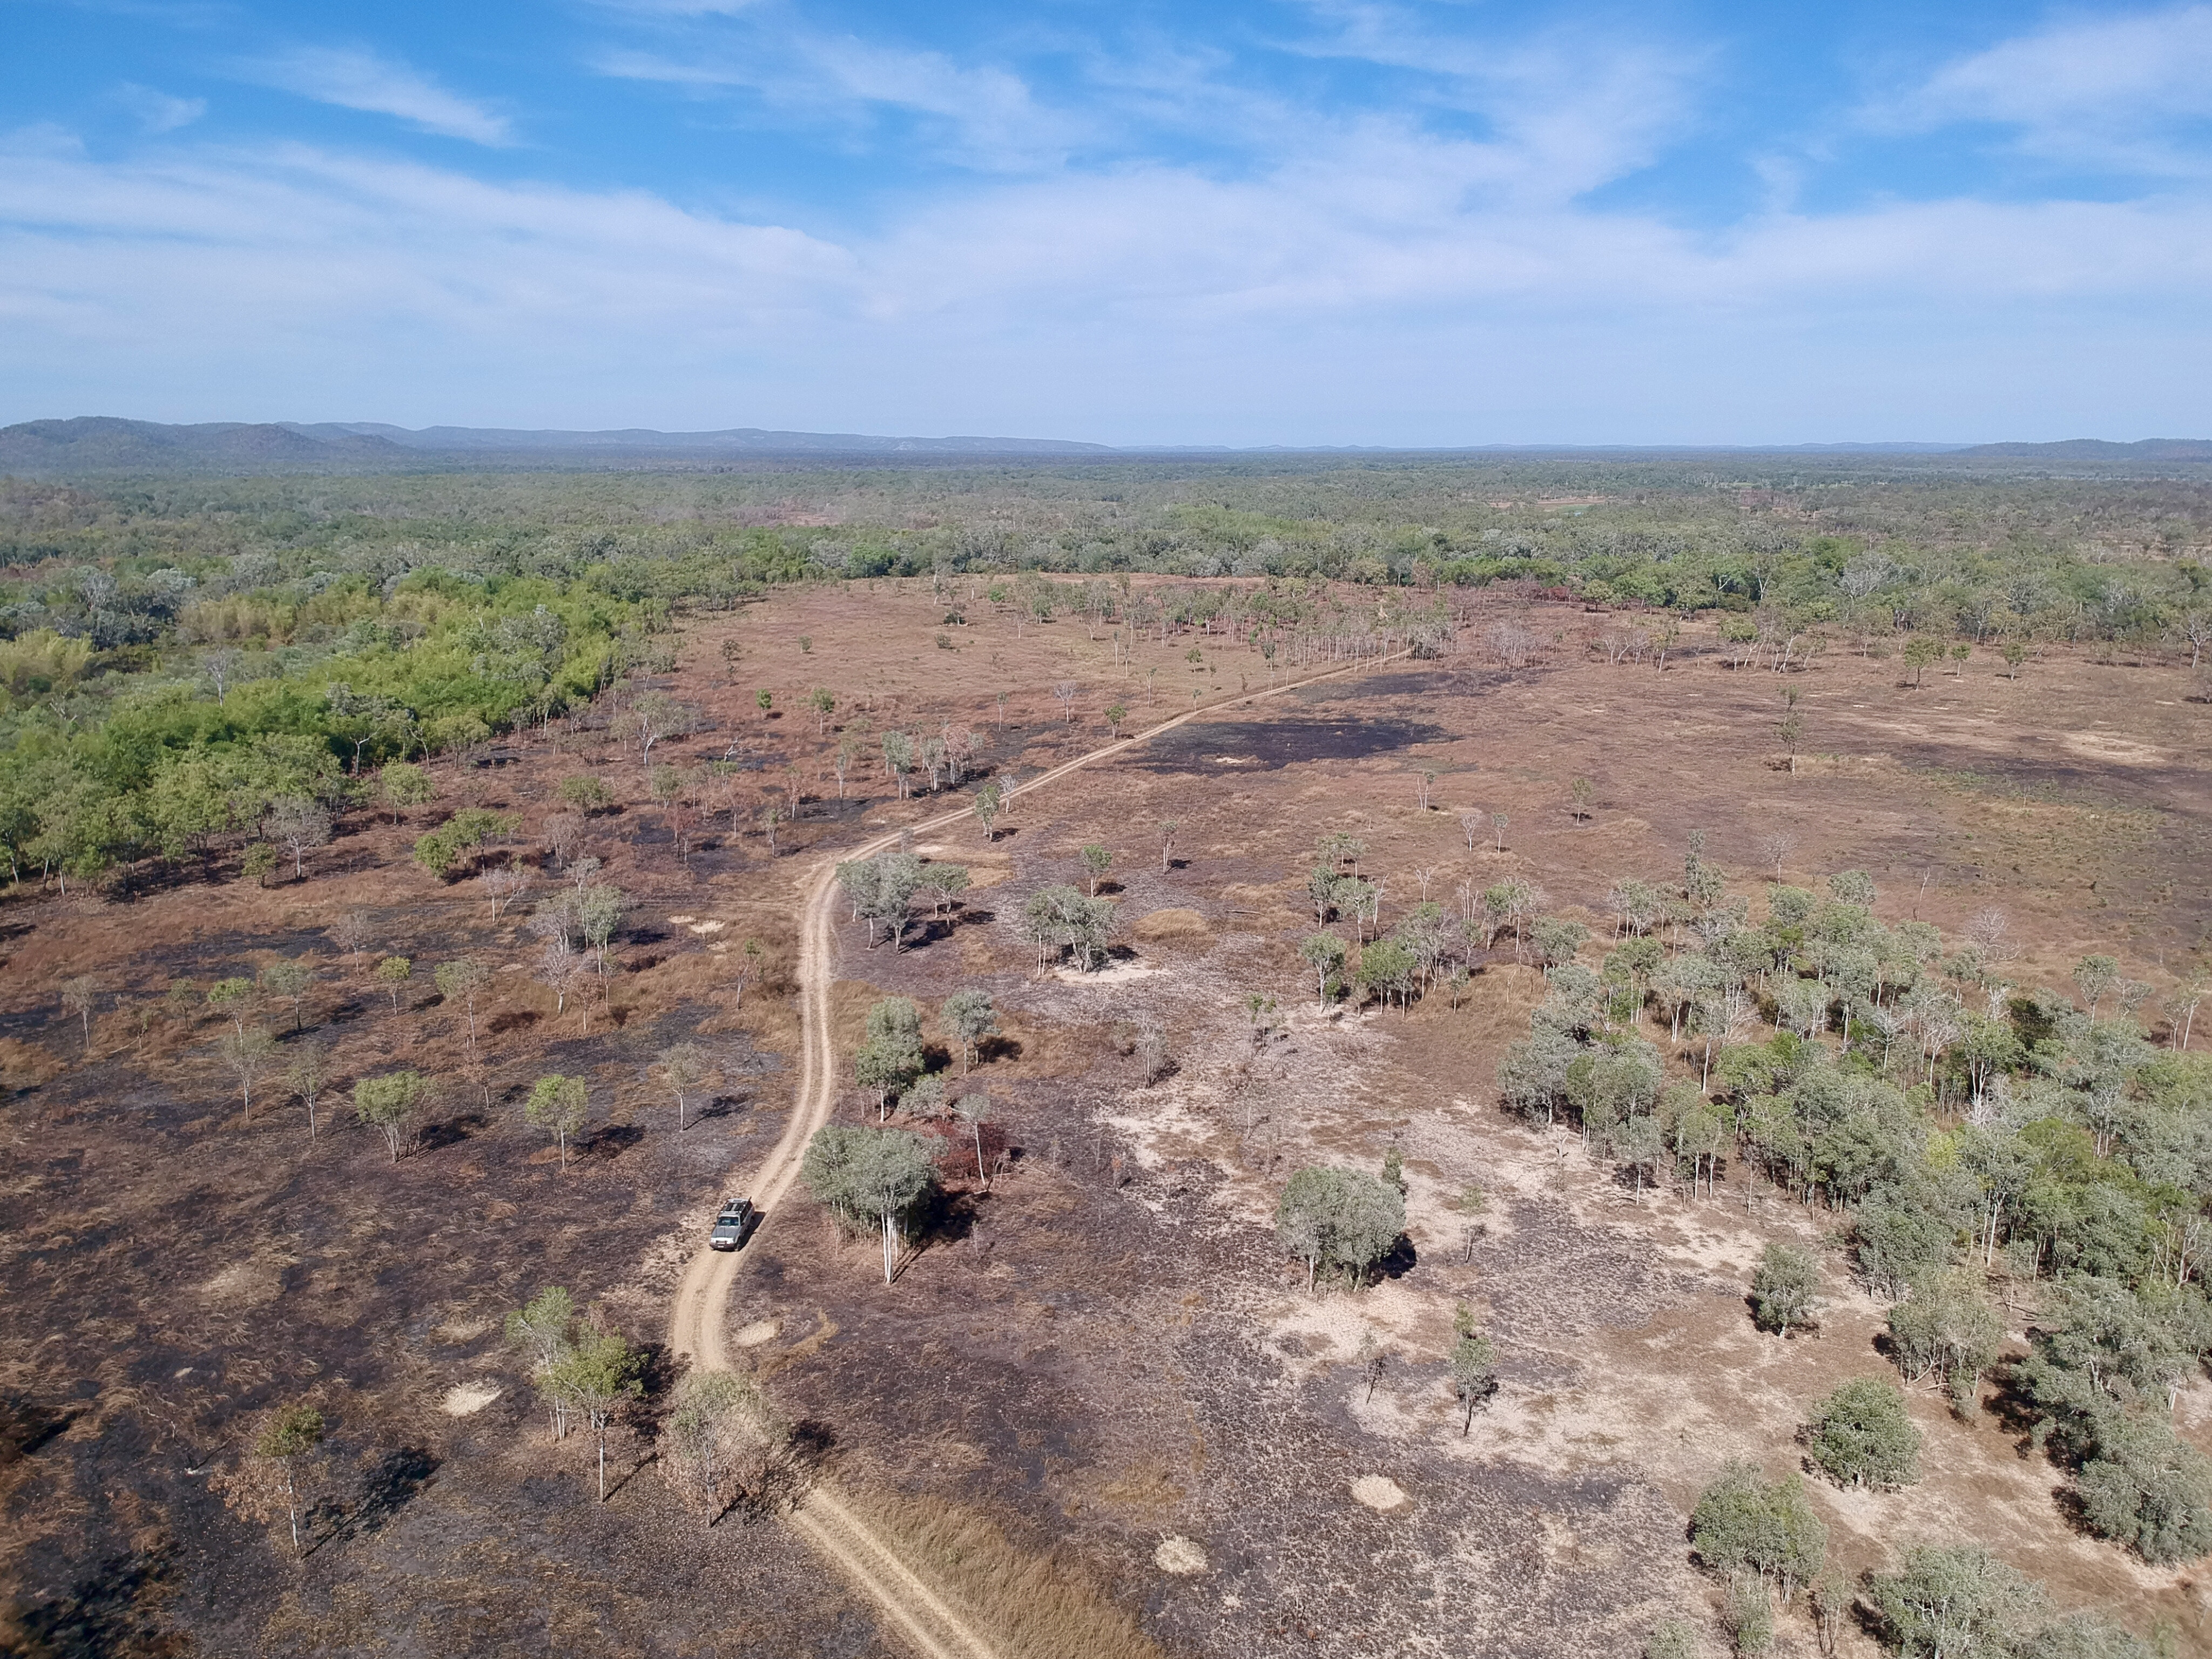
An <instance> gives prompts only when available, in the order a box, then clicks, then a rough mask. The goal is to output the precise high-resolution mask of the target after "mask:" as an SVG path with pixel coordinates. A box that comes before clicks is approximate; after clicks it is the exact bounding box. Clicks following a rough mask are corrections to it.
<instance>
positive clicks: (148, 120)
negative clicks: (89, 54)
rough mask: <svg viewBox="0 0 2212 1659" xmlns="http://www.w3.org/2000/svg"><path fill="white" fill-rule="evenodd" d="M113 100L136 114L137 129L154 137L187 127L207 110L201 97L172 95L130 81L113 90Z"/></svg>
mask: <svg viewBox="0 0 2212 1659" xmlns="http://www.w3.org/2000/svg"><path fill="white" fill-rule="evenodd" d="M115 100H116V101H117V102H118V103H119V104H121V105H122V106H123V107H124V108H125V109H127V110H129V111H130V112H131V114H132V115H134V116H136V117H137V118H138V125H139V126H140V127H141V128H143V130H144V131H146V132H148V133H149V134H153V135H155V136H158V135H160V134H161V133H164V132H174V131H176V130H177V129H178V128H179V127H185V126H190V125H191V124H192V123H193V122H195V121H197V120H198V119H199V118H200V117H201V116H203V115H205V114H206V113H207V100H206V99H204V98H173V97H171V96H170V95H169V94H167V93H166V92H157V91H155V89H154V88H152V87H142V86H139V85H137V83H135V82H130V81H125V82H124V83H123V84H122V85H121V86H119V87H118V88H116V89H115Z"/></svg>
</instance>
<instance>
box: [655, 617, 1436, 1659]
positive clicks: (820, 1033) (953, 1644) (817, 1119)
mask: <svg viewBox="0 0 2212 1659" xmlns="http://www.w3.org/2000/svg"><path fill="white" fill-rule="evenodd" d="M1405 654H1406V653H1405V652H1403V651H1400V652H1394V653H1390V654H1389V655H1386V656H1380V657H1374V658H1370V659H1364V660H1362V661H1357V662H1351V663H1346V664H1342V665H1339V666H1337V667H1334V668H1329V669H1324V670H1323V671H1321V672H1320V673H1317V674H1308V675H1306V676H1304V678H1299V679H1296V680H1286V681H1285V682H1284V683H1283V684H1280V685H1275V686H1270V687H1267V689H1265V690H1259V691H1251V692H1244V693H1241V694H1239V695H1238V696H1234V697H1227V698H1224V699H1222V700H1221V701H1219V702H1212V703H1206V704H1201V705H1200V706H1199V707H1198V708H1192V709H1189V710H1188V711H1187V712H1185V713H1183V714H1177V715H1175V716H1173V717H1171V718H1170V719H1168V720H1162V721H1161V722H1160V723H1159V724H1158V725H1157V726H1147V727H1146V729H1145V730H1144V731H1142V732H1136V733H1134V734H1133V735H1132V736H1130V737H1127V738H1119V739H1117V740H1116V741H1115V742H1112V743H1109V744H1103V745H1102V746H1100V747H1099V748H1097V749H1093V750H1089V751H1087V752H1086V753H1084V754H1081V755H1079V756H1077V757H1075V758H1074V759H1073V760H1070V761H1066V762H1063V763H1061V764H1060V765H1058V766H1055V767H1054V768H1052V769H1050V770H1049V771H1046V772H1042V773H1039V774H1038V775H1036V777H1034V778H1030V779H1027V780H1025V781H1022V782H1019V783H1018V784H1016V785H1015V786H1014V787H1012V789H1011V790H1009V791H1008V793H1009V795H1010V796H1011V797H1017V798H1018V797H1019V796H1023V795H1027V794H1029V793H1032V792H1033V791H1035V790H1038V789H1042V788H1043V787H1045V786H1046V785H1047V784H1049V783H1051V782H1053V781H1055V780H1057V779H1060V778H1064V777H1066V775H1068V774H1069V773H1071V772H1073V771H1077V770H1079V769H1081V768H1083V767H1086V766H1093V765H1096V764H1097V763H1099V762H1101V761H1105V760H1111V759H1112V758H1113V757H1115V756H1116V755H1120V754H1122V753H1124V752H1125V751H1127V750H1131V749H1134V748H1136V747H1138V746H1139V745H1140V744H1146V743H1149V742H1150V741H1152V739H1153V738H1157V737H1158V736H1159V735H1160V734H1161V733H1162V732H1171V731H1173V730H1175V728H1176V727H1177V726H1184V725H1187V724H1188V723H1189V722H1190V721H1192V720H1200V719H1203V718H1208V717H1211V716H1213V715H1216V714H1221V713H1223V712H1224V711H1225V710H1227V709H1231V708H1241V707H1244V706H1246V705H1248V704H1251V703H1255V702H1263V701H1265V700H1266V699H1267V698H1269V697H1278V696H1283V695H1284V694H1285V693H1286V692H1290V691H1294V690H1297V689H1298V688H1299V687H1301V686H1306V685H1313V684H1318V683H1319V682H1321V681H1322V680H1329V679H1336V678H1342V677H1344V676H1346V675H1351V674H1356V673H1358V672H1359V671H1362V670H1364V669H1368V668H1373V667H1376V666H1378V665H1381V664H1383V663H1386V662H1389V661H1392V660H1394V659H1396V658H1400V657H1403V656H1404V655H1405ZM970 816H971V814H970V811H969V807H968V805H967V804H966V803H965V802H964V801H963V804H962V805H959V806H957V807H955V808H953V809H952V810H951V811H945V812H940V813H939V814H937V815H936V816H935V817H931V818H928V819H927V820H925V821H924V822H922V823H915V824H908V825H904V826H902V828H901V829H895V830H891V831H890V832H888V833H886V834H884V835H881V836H876V837H875V838H874V839H872V840H871V841H866V842H862V843H860V845H859V846H857V847H854V848H849V849H846V850H843V851H842V853H841V854H829V855H826V856H823V857H822V858H820V859H818V860H817V861H816V862H815V863H814V864H813V865H812V866H810V867H809V868H808V869H807V871H806V873H805V875H804V876H803V877H802V878H801V879H800V886H799V893H798V895H797V897H798V902H799V966H798V978H799V1026H800V1033H801V1035H800V1053H799V1089H798V1093H797V1096H796V1097H795V1098H794V1100H793V1105H792V1111H791V1117H790V1120H789V1121H788V1122H787V1123H786V1124H785V1126H784V1131H783V1134H782V1136H781V1139H778V1140H777V1142H776V1144H775V1147H774V1148H773V1149H772V1150H771V1151H770V1152H769V1155H768V1158H767V1160H766V1162H764V1163H763V1164H762V1165H761V1166H760V1168H759V1169H758V1170H757V1171H756V1172H755V1173H754V1176H753V1178H752V1183H751V1186H750V1196H751V1198H752V1200H753V1202H754V1204H756V1205H757V1206H759V1208H760V1210H761V1212H762V1215H761V1219H760V1221H759V1223H758V1224H757V1225H758V1226H760V1227H765V1226H767V1225H769V1223H770V1222H771V1221H773V1220H774V1219H775V1213H776V1209H777V1206H779V1205H780V1204H781V1202H782V1201H783V1199H784V1195H785V1194H787V1193H788V1192H789V1191H790V1190H791V1186H792V1183H793V1182H795V1181H797V1180H798V1179H799V1162H800V1160H801V1159H802V1158H804V1157H805V1152H806V1143H807V1142H808V1141H809V1140H811V1139H813V1136H814V1132H815V1131H816V1130H817V1129H818V1128H820V1127H822V1126H823V1124H824V1123H826V1122H828V1121H829V1115H830V1113H831V1111H832V1110H834V1109H835V1108H836V1103H837V1054H836V1047H835V1045H834V1043H833V1042H832V1040H831V1034H830V1029H829V986H830V983H831V981H832V980H833V979H834V978H835V977H836V949H835V938H834V934H833V932H832V921H831V917H832V915H834V913H835V905H836V873H837V865H838V863H839V861H840V859H841V858H842V859H865V858H872V857H873V856H874V855H875V854H878V853H880V852H882V851H884V849H886V848H891V847H896V846H897V845H898V843H899V837H900V836H901V835H902V834H906V833H908V832H911V833H913V834H915V835H922V834H927V833H928V832H931V831H933V830H941V829H949V828H951V826H952V825H954V824H957V823H961V822H962V821H963V820H965V819H967V818H969V817H970ZM746 1256H747V1252H746V1251H744V1250H733V1251H728V1252H723V1251H718V1250H714V1249H708V1247H707V1246H705V1245H703V1244H702V1245H701V1246H700V1248H699V1251H698V1254H697V1255H694V1256H693V1257H692V1258H691V1261H690V1266H689V1267H686V1268H685V1270H684V1279H683V1282H682V1283H681V1284H680V1285H678V1287H677V1291H676V1302H675V1306H674V1307H673V1308H672V1309H671V1312H670V1319H669V1330H668V1346H669V1348H670V1350H671V1352H673V1353H675V1354H676V1355H677V1356H678V1357H679V1358H686V1359H689V1360H690V1362H691V1363H692V1364H693V1365H694V1366H696V1367H697V1368H698V1369H700V1370H727V1369H728V1367H729V1359H728V1356H727V1354H726V1352H725V1349H724V1341H723V1339H724V1336H725V1334H726V1331H727V1328H728V1323H729V1303H730V1291H731V1289H732V1286H733V1285H735V1284H736V1282H737V1279H738V1273H740V1272H741V1271H742V1269H743V1267H744V1261H745V1260H746ZM790 1520H791V1524H792V1525H793V1527H794V1528H797V1529H798V1531H799V1534H801V1535H802V1536H803V1537H805V1539H806V1540H807V1541H808V1542H809V1543H811V1544H812V1545H813V1546H814V1547H816V1548H817V1550H819V1551H820V1552H821V1553H823V1555H824V1556H826V1557H828V1558H829V1561H830V1562H831V1563H832V1565H835V1566H836V1568H837V1569H838V1570H839V1571H842V1572H843V1573H844V1574H845V1575H846V1576H847V1577H849V1578H850V1579H851V1580H852V1581H853V1582H854V1584H856V1585H857V1586H859V1587H860V1589H862V1590H864V1591H866V1593H867V1595H869V1597H870V1598H871V1599H872V1600H873V1601H875V1602H876V1603H877V1604H878V1607H880V1608H881V1609H882V1611H883V1613H884V1616H885V1618H886V1620H888V1621H889V1623H890V1626H892V1627H893V1628H895V1629H896V1630H897V1631H898V1632H900V1633H901V1634H902V1635H903V1636H904V1637H905V1638H907V1639H908V1642H909V1643H910V1644H912V1645H913V1647H914V1649H915V1651H916V1652H917V1653H919V1654H921V1655H922V1656H923V1659H995V1656H994V1652H993V1650H992V1648H991V1646H990V1644H988V1643H987V1642H986V1641H985V1640H984V1639H983V1638H982V1637H981V1636H980V1635H979V1634H978V1633H977V1632H975V1629H974V1628H973V1627H972V1626H970V1625H969V1622H968V1621H967V1620H965V1619H963V1617H962V1616H961V1615H960V1613H958V1612H957V1610H955V1609H954V1608H953V1607H950V1606H948V1605H947V1604H946V1603H945V1601H944V1600H943V1599H942V1598H941V1597H940V1596H939V1595H938V1594H937V1593H936V1592H935V1591H934V1590H933V1589H932V1588H931V1587H930V1586H929V1585H928V1584H927V1583H925V1582H924V1581H923V1579H922V1578H921V1577H920V1576H919V1575H917V1574H916V1573H915V1571H913V1569H912V1568H910V1567H909V1566H908V1565H907V1564H906V1563H905V1562H904V1561H902V1559H900V1558H899V1556H898V1554H897V1553H896V1550H895V1549H894V1548H893V1547H892V1544H891V1541H889V1540H886V1539H884V1538H883V1537H881V1536H879V1535H878V1534H877V1532H876V1531H875V1530H874V1529H872V1528H870V1527H869V1526H868V1525H867V1524H866V1522H864V1521H862V1520H861V1518H860V1516H857V1515H855V1514H854V1512H853V1511H852V1510H851V1509H850V1508H848V1506H847V1505H846V1504H844V1503H843V1502H842V1500H841V1499H840V1498H838V1496H837V1495H836V1492H834V1491H833V1490H831V1489H830V1487H829V1486H828V1485H827V1483H817V1485H816V1486H814V1487H813V1489H812V1490H811V1491H810V1492H808V1493H807V1495H806V1496H805V1498H803V1499H801V1500H800V1502H799V1504H798V1506H797V1508H796V1509H795V1510H793V1513H792V1515H791V1516H790Z"/></svg>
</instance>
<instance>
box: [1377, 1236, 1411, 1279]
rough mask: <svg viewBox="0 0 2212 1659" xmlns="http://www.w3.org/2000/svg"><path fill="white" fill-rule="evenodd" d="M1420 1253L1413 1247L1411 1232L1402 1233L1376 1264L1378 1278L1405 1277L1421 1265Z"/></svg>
mask: <svg viewBox="0 0 2212 1659" xmlns="http://www.w3.org/2000/svg"><path fill="white" fill-rule="evenodd" d="M1420 1260H1421V1258H1420V1253H1419V1251H1418V1250H1416V1249H1414V1248H1413V1237H1412V1236H1411V1235H1410V1234H1407V1233H1400V1234H1399V1235H1398V1237H1397V1239H1396V1241H1395V1243H1392V1245H1391V1246H1390V1249H1389V1251H1388V1252H1387V1253H1386V1254H1385V1255H1383V1257H1382V1258H1381V1260H1379V1261H1376V1264H1375V1267H1374V1273H1375V1276H1376V1278H1377V1279H1403V1278H1404V1277H1405V1276H1406V1275H1407V1273H1411V1272H1413V1269H1414V1268H1415V1267H1418V1266H1419V1265H1420Z"/></svg>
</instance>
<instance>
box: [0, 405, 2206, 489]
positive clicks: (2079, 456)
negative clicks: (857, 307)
mask: <svg viewBox="0 0 2212 1659" xmlns="http://www.w3.org/2000/svg"><path fill="white" fill-rule="evenodd" d="M1409 453H1417V454H1422V455H1428V456H1435V457H1444V456H1449V455H1455V454H1460V455H1484V456H1507V455H1518V456H1528V457H1532V458H1533V457H1541V456H1545V455H1558V456H1583V457H1597V456H1605V457H1613V458H1620V459H1630V458H1634V457H1646V456H1668V455H1674V456H1681V455H1714V456H1721V455H1731V456H1735V455H1741V456H1749V455H1776V456H1784V455H1825V456H1836V457H1850V456H1860V457H1865V458H1867V459H1875V458H1879V457H1882V456H1891V457H1895V458H1898V459H1905V458H1908V457H1915V456H1918V457H1925V458H1929V459H1936V458H1943V459H1961V458H1963V459H1972V458H1981V457H1986V458H1989V459H2008V460H2013V461H2021V462H2030V463H2044V464H2048V465H2081V464H2083V463H2088V464H2098V463H2102V464H2106V465H2123V466H2124V465H2136V466H2144V465H2171V464H2172V463H2175V462H2197V461H2203V462H2212V440H2206V439H2201V438H2148V439H2145V440H2143V441H2141V442H2139V443H2111V442H2107V441H2106V440H2104V439H2101V438H2072V439H2068V440H2066V441H2063V442H2061V443H2045V444H2031V443H2000V444H1935V443H1823V444H1789V445H1780V444H1778V445H1771V446H1759V445H1735V444H1731V445H1698V446H1692V445H1670V446H1658V445H1651V446H1643V445H1635V446H1632V445H1618V444H1608V445H1603V446H1597V445H1581V446H1569V445H1541V446H1540V445H1504V444H1486V445H1482V446H1480V447H1467V448H1461V449H1450V448H1442V447H1431V448H1422V449H1419V450H1407V449H1391V448H1387V447H1381V446H1375V447H1369V446H1343V447H1329V448H1324V447H1314V448H1310V449H1299V448H1293V447H1286V446H1283V445H1270V446H1267V447H1265V448H1263V449H1231V448H1227V447H1200V446H1176V447H1153V448H1136V447H1131V448H1116V447H1113V446H1111V445H1109V444H1091V443H1078V442H1074V441H1071V440H1067V439H1063V438H962V437H951V438H880V437H871V436H869V435H866V434H862V433H857V432H775V431H769V430H766V429H764V428H760V427H750V426H745V427H730V428H725V429H723V430H721V431H718V432H655V431H653V430H651V429H649V428H643V427H625V428H620V429H617V430H615V431H609V432H562V431H544V430H528V429H521V428H505V427H471V426H432V427H424V428H420V429H419V430H418V429H410V428H407V427H400V426H386V425H382V424H380V423H379V422H374V421H324V422H313V423H307V422H296V421H275V422H245V421H211V422H203V423H200V424H197V425H191V426H168V425H164V424H162V423H161V422H158V421H126V420H121V419H118V418H116V417H114V416H80V417H78V418H76V419H74V420H66V421H25V422H21V424H19V425H16V426H9V427H0V474H6V473H14V474H17V475H29V476H47V477H52V476H64V477H66V476H70V475H75V474H89V473H116V472H124V473H135V472H263V471H286V472H318V471H327V472H358V471H410V470H421V469H424V468H428V469H432V470H456V471H459V470H474V469H479V468H487V467H491V468H496V467H519V468H546V469H553V468H568V467H579V466H585V467H624V466H653V465H659V466H675V467H685V466H694V467H696V466H699V465H709V464H712V463H714V462H715V461H717V460H726V461H729V462H732V463H738V462H750V463H751V464H752V465H761V464H763V463H772V462H773V461H775V459H779V458H788V459H802V458H809V457H811V458H817V459H823V460H831V459H835V458H837V457H840V456H849V457H851V458H853V459H855V460H862V459H886V460H897V459H908V460H911V461H913V462H915V463H917V464H926V463H928V462H932V461H936V462H939V463H942V462H946V461H957V460H958V459H963V458H972V459H977V460H987V459H992V458H994V457H1000V458H1027V459H1038V460H1049V459H1054V458H1066V459H1079V458H1085V457H1091V458H1100V457H1113V456H1132V457H1133V456H1141V455H1155V456H1178V457H1186V458H1189V459H1199V458H1202V457H1216V456H1218V457H1231V456H1237V455H1270V456H1293V455H1301V454H1306V455H1315V456H1322V455H1346V456H1349V455H1386V454H1409Z"/></svg>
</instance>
